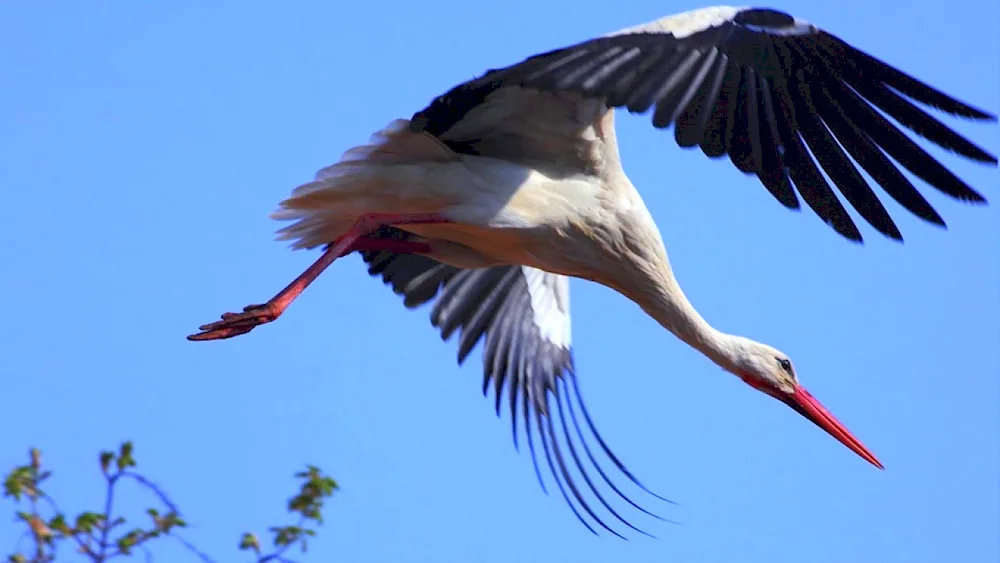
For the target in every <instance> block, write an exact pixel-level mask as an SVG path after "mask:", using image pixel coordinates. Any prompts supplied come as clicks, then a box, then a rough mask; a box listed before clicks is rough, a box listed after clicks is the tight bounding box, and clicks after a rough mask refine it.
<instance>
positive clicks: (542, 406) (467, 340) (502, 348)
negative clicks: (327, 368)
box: [361, 227, 669, 535]
mask: <svg viewBox="0 0 1000 563" xmlns="http://www.w3.org/2000/svg"><path fill="white" fill-rule="evenodd" d="M373 236H378V237H390V238H401V239H405V238H407V237H408V236H410V235H409V234H408V233H406V232H405V231H402V230H399V229H396V228H394V227H383V228H382V229H381V230H380V231H378V232H376V233H375V234H374V235H373ZM361 255H362V257H363V258H364V261H365V263H366V264H367V265H368V273H369V274H371V275H373V276H374V275H379V276H381V277H382V279H383V281H384V282H385V283H386V284H388V285H390V286H391V287H392V289H393V291H395V292H396V293H397V294H399V295H402V296H403V304H404V305H405V306H406V307H407V308H415V307H418V306H420V305H423V304H424V303H427V302H430V301H432V300H434V299H435V297H436V298H437V299H436V302H435V303H434V307H433V309H432V310H431V324H433V325H434V326H435V327H437V328H438V329H439V330H440V332H441V337H442V339H444V340H447V339H448V338H450V337H451V336H452V335H453V334H455V333H456V332H457V333H458V334H459V338H458V362H459V364H461V363H463V362H464V361H465V359H466V357H467V356H468V355H469V353H470V352H471V351H472V349H473V347H475V345H476V343H477V342H479V341H481V340H482V341H483V342H484V346H483V394H484V395H485V394H486V393H487V391H488V390H489V388H490V386H491V385H492V387H493V388H494V390H495V395H496V410H497V414H498V415H499V414H500V409H501V404H502V397H503V390H504V387H505V385H506V389H507V399H508V404H509V409H510V415H511V422H512V425H513V427H512V430H513V435H514V445H515V447H517V440H518V431H517V426H518V418H519V417H518V414H519V413H518V410H519V409H520V410H521V413H520V416H521V419H522V420H523V423H524V433H525V435H526V436H527V439H528V447H529V449H530V450H531V457H532V461H533V463H534V464H535V471H536V473H537V474H538V479H539V482H540V483H541V485H542V489H543V490H544V489H545V482H544V480H543V479H542V474H541V472H540V471H539V466H538V460H537V457H536V452H535V445H534V441H533V439H532V435H533V430H532V424H534V426H535V432H537V435H538V437H539V438H540V442H541V446H542V453H544V457H545V459H546V461H547V462H548V466H549V468H550V470H551V472H552V476H553V478H554V479H555V481H556V484H557V485H558V487H559V490H560V492H561V493H562V495H563V497H564V498H565V499H566V502H568V503H569V505H570V507H571V508H572V509H573V512H574V513H575V514H576V516H577V518H579V519H580V521H581V522H583V523H584V525H585V526H587V528H588V529H590V531H591V532H594V531H595V530H594V528H592V527H591V525H590V523H589V522H588V521H587V519H585V518H584V517H583V515H582V514H581V513H580V512H579V511H578V510H577V506H578V505H579V507H581V508H582V509H583V511H584V512H585V513H587V514H588V515H589V516H590V517H591V518H592V519H593V520H594V521H596V522H597V523H598V524H599V525H600V526H602V527H604V528H605V529H607V530H608V531H610V532H611V533H613V534H615V535H619V534H618V532H616V531H615V530H613V529H612V528H611V527H609V526H608V525H606V524H605V523H604V521H603V520H602V519H601V517H600V516H598V515H597V512H596V511H595V510H594V508H593V507H592V506H591V504H590V503H588V501H587V500H586V499H585V494H584V491H581V487H579V486H578V485H577V482H576V480H575V479H574V477H573V476H571V474H570V471H571V466H570V462H572V464H573V465H574V466H575V471H576V472H577V474H578V475H579V476H580V477H581V478H582V479H583V481H584V482H585V483H586V486H587V488H588V489H589V490H590V492H591V493H593V495H594V496H595V497H596V498H597V499H598V501H599V502H600V503H601V504H602V505H603V506H604V508H605V509H606V510H608V511H609V512H610V513H611V514H613V515H614V516H615V517H617V518H618V520H620V521H621V522H623V523H624V524H625V525H627V526H629V527H630V528H632V529H634V530H636V531H638V532H640V533H645V532H642V530H639V529H638V528H636V527H635V526H633V525H632V524H630V523H629V522H628V521H626V520H625V519H624V518H623V517H622V516H620V515H619V514H618V512H616V511H615V510H614V509H613V508H612V506H611V505H610V503H609V502H607V501H606V500H605V498H604V497H603V496H602V495H601V493H600V492H599V488H598V483H597V482H595V479H593V478H592V475H593V472H594V471H595V470H596V472H597V474H598V475H600V477H601V479H603V481H604V482H605V484H606V485H608V486H609V487H610V488H611V490H613V491H614V492H615V493H617V494H618V495H619V496H621V497H622V498H623V499H624V500H625V501H626V502H628V503H629V504H630V505H631V506H633V507H634V508H636V509H638V510H640V511H642V512H644V513H646V514H649V515H651V516H654V517H656V516H655V515H653V514H651V513H650V512H648V511H647V510H645V509H643V508H641V507H640V506H639V505H638V504H636V503H635V502H633V501H632V500H630V499H629V498H628V497H627V496H625V494H624V493H623V492H622V491H621V490H620V489H619V488H618V487H617V486H616V485H615V484H614V483H613V482H612V480H611V479H610V478H609V476H608V475H607V474H606V473H605V471H604V469H602V467H601V465H600V464H599V463H598V461H597V457H596V456H595V449H591V445H590V444H589V443H588V442H589V441H591V440H594V441H596V443H597V449H596V451H600V452H603V453H604V455H606V456H607V457H608V458H609V459H610V460H611V462H612V463H613V464H614V465H615V466H616V467H617V468H618V470H620V471H621V472H622V473H624V474H625V476H626V477H628V479H630V480H631V481H632V482H633V483H635V484H636V485H638V486H639V487H641V488H642V489H643V490H644V491H646V492H648V493H649V494H652V495H653V496H657V495H655V494H653V493H652V492H650V491H649V490H648V489H646V488H645V487H643V486H642V484H640V483H639V482H638V481H637V480H636V478H635V477H634V476H633V475H632V474H631V473H630V472H629V471H628V469H626V468H625V466H624V465H623V464H622V463H621V461H619V459H618V458H617V456H615V454H614V453H612V451H611V450H610V448H609V447H608V446H607V444H606V443H605V442H604V440H603V439H602V438H601V436H600V434H598V432H597V429H596V428H595V427H594V424H593V422H592V420H591V417H590V415H589V414H588V413H587V409H586V407H585V406H584V403H583V399H582V397H581V395H580V390H579V387H578V385H577V381H576V375H575V373H574V371H573V357H572V351H571V345H570V312H569V280H568V279H567V278H566V277H565V276H561V275H556V274H551V273H548V272H544V271H542V270H537V269H535V268H529V267H525V266H495V267H491V268H482V269H476V270H463V269H459V268H455V267H453V266H449V265H446V264H442V263H439V262H437V261H434V260H432V259H430V258H428V257H426V256H421V255H414V254H395V253H392V252H387V251H365V252H361ZM557 415H558V416H557ZM581 422H582V423H583V424H582V425H581V424H580V423H581ZM585 428H586V430H587V433H589V434H590V435H591V436H590V437H589V438H590V439H588V437H586V436H585V434H586V433H585V432H584V429H585ZM567 453H568V454H569V458H567V457H566V454H567ZM588 461H589V464H588V463H587V462H588ZM564 485H565V486H564ZM567 489H569V491H567ZM657 498H661V497H658V496H657ZM574 500H575V501H576V502H575V503H574ZM663 500H665V499H663ZM668 502H669V501H668ZM657 518H658V517H657Z"/></svg>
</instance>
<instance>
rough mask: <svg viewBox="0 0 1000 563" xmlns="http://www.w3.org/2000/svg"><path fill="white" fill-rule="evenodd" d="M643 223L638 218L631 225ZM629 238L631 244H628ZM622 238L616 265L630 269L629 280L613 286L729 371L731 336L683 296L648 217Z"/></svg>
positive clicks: (656, 231) (733, 362) (732, 349)
mask: <svg viewBox="0 0 1000 563" xmlns="http://www.w3.org/2000/svg"><path fill="white" fill-rule="evenodd" d="M643 223H645V221H641V220H640V221H636V222H635V223H632V225H634V226H636V227H638V226H639V225H642V224H643ZM629 239H632V243H628V241H629ZM624 240H625V241H626V244H624V245H622V247H621V248H622V250H623V252H622V256H620V257H619V259H620V264H622V263H623V264H625V265H627V267H626V268H625V270H630V271H629V272H628V274H627V276H626V277H627V278H629V282H627V283H622V284H621V285H620V286H619V287H616V288H615V289H617V290H618V291H620V292H621V293H623V294H625V296H626V297H628V298H630V299H631V300H632V301H634V302H635V303H636V304H638V305H639V306H640V307H641V308H642V309H643V310H644V311H645V312H646V313H647V314H648V315H649V316H651V317H652V318H653V319H655V320H656V321H657V322H658V323H659V324H660V325H662V326H663V327H664V328H666V329H667V330H669V331H670V332H672V333H673V334H674V335H675V336H677V337H678V338H680V339H681V340H682V341H684V342H685V343H687V344H688V345H690V346H691V347H693V348H695V349H696V350H698V351H700V352H701V353H702V354H704V355H705V356H707V357H708V358H709V359H711V360H712V361H713V362H715V363H716V364H718V365H719V366H720V367H722V368H723V369H726V370H728V371H732V370H733V369H734V368H735V366H736V360H735V358H734V354H735V351H734V347H733V337H732V336H731V335H728V334H726V333H723V332H720V331H718V330H716V329H715V328H714V327H712V325H710V324H708V322H707V321H706V320H705V319H704V318H703V317H702V316H701V315H700V314H699V313H698V311H697V310H696V309H695V308H694V305H692V304H691V302H690V301H689V300H688V298H687V296H686V295H684V291H683V290H681V287H680V284H678V283H677V279H676V278H675V277H674V273H673V270H672V268H671V267H670V261H669V259H668V258H667V253H666V249H665V247H664V245H663V241H662V239H661V238H660V236H659V231H658V230H657V229H656V227H655V225H654V224H652V219H651V218H650V223H649V224H648V225H646V228H638V229H635V230H634V231H633V232H632V233H631V234H630V235H626V236H625V237H624ZM622 281H623V282H624V278H623V280H622Z"/></svg>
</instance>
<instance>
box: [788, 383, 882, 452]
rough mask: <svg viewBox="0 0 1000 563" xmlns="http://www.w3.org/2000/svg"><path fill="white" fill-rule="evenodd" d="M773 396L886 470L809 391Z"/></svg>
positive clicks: (800, 387)
mask: <svg viewBox="0 0 1000 563" xmlns="http://www.w3.org/2000/svg"><path fill="white" fill-rule="evenodd" d="M771 394H772V395H773V396H775V397H777V398H779V399H781V400H782V401H783V402H784V403H785V404H786V405H788V406H790V407H792V408H793V409H795V412H797V413H799V414H801V415H802V416H804V417H806V418H808V419H809V420H811V421H813V423H815V424H816V426H819V427H820V428H822V429H823V430H826V431H827V433H829V434H830V435H831V436H833V437H834V438H836V439H837V440H839V441H840V443H841V444H844V445H845V446H847V447H848V448H850V449H851V450H852V451H854V453H856V454H858V455H859V456H861V457H863V458H865V460H866V461H868V463H870V464H872V465H874V466H875V467H878V468H879V469H885V468H884V467H882V464H881V463H880V462H879V460H878V459H876V458H875V455H874V454H873V453H871V451H869V450H868V448H866V447H865V446H864V444H862V443H861V441H860V440H858V439H857V438H855V437H854V435H853V434H851V433H850V432H849V431H848V430H847V428H845V427H844V425H843V424H841V423H840V421H839V420H837V419H836V418H834V416H833V415H832V414H830V411H828V410H826V408H824V407H823V405H821V404H820V402H819V401H817V400H816V399H815V398H814V397H813V396H812V395H810V394H809V392H808V391H806V390H805V389H803V388H802V386H798V385H797V386H796V387H795V391H794V392H792V394H791V395H787V394H785V393H781V392H777V393H771Z"/></svg>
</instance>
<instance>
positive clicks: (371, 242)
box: [187, 214, 448, 341]
mask: <svg viewBox="0 0 1000 563" xmlns="http://www.w3.org/2000/svg"><path fill="white" fill-rule="evenodd" d="M447 222H448V221H447V220H446V219H442V218H441V217H439V216H435V215H421V216H418V215H379V214H372V215H365V216H362V217H361V218H360V219H358V222H357V223H355V224H354V226H353V227H352V228H351V230H349V231H348V232H347V234H345V235H344V236H342V237H340V238H339V239H338V240H337V241H335V242H334V243H333V244H331V245H330V246H328V247H327V249H326V251H325V252H323V255H322V256H320V257H319V259H318V260H316V262H314V263H313V265H312V266H309V268H307V269H306V271H304V272H302V274H301V275H300V276H299V277H297V278H295V280H294V281H292V283H290V284H288V285H287V286H286V287H285V289H282V290H281V291H279V292H278V294H277V295H275V296H274V297H272V298H271V299H270V300H269V301H268V302H267V303H264V304H263V305H248V306H246V307H244V308H243V312H242V313H224V314H223V315H222V320H221V321H216V322H214V323H209V324H206V325H202V326H200V327H198V329H199V330H201V331H202V332H199V333H198V334H192V335H190V336H188V337H187V339H188V340H192V341H201V340H221V339H225V338H232V337H234V336H239V335H241V334H246V333H248V332H250V331H251V330H253V329H254V327H256V326H258V325H262V324H266V323H269V322H272V321H274V320H276V319H277V318H278V317H280V316H281V314H282V313H284V312H285V309H287V308H288V306H289V305H291V303H292V301H294V300H295V298H296V297H298V296H299V294H301V293H302V291H303V290H305V288H306V287H308V286H309V284H311V283H312V282H313V281H314V280H315V279H316V278H317V277H319V275H320V274H322V273H323V270H326V269H327V268H328V267H329V266H330V264H333V262H334V261H335V260H336V259H337V258H340V257H341V256H344V255H347V254H350V253H351V252H353V251H355V250H394V251H397V252H427V251H428V250H429V249H430V248H429V247H428V245H427V244H425V243H419V242H413V241H405V240H390V239H376V238H370V237H366V236H365V235H367V234H368V233H370V232H372V231H374V230H376V229H378V228H380V227H382V226H383V225H406V224H410V225H412V224H417V223H447Z"/></svg>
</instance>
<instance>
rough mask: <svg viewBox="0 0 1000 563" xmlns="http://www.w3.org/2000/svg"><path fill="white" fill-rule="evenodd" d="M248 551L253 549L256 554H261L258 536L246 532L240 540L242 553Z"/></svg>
mask: <svg viewBox="0 0 1000 563" xmlns="http://www.w3.org/2000/svg"><path fill="white" fill-rule="evenodd" d="M248 549H252V550H253V551H254V553H257V554H260V541H259V540H258V539H257V534H252V533H250V532H246V533H244V534H243V537H241V538H240V551H245V550H248Z"/></svg>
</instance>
